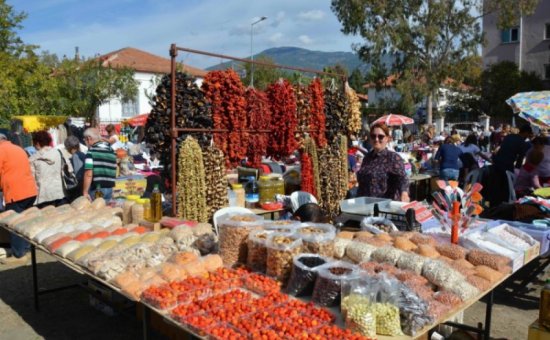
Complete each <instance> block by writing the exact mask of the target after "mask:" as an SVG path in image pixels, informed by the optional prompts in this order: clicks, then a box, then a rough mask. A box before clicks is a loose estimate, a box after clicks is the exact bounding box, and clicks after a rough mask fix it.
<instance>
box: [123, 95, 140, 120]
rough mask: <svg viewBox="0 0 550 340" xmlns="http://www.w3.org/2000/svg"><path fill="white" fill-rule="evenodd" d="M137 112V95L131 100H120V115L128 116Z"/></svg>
mask: <svg viewBox="0 0 550 340" xmlns="http://www.w3.org/2000/svg"><path fill="white" fill-rule="evenodd" d="M138 114H139V96H135V97H134V98H133V99H132V100H129V101H126V102H122V117H124V118H128V117H133V116H136V115H138Z"/></svg>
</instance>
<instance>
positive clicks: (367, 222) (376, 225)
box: [361, 216, 399, 234]
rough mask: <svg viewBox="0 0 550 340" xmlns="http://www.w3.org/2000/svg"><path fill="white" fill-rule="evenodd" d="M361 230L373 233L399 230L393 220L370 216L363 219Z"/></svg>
mask: <svg viewBox="0 0 550 340" xmlns="http://www.w3.org/2000/svg"><path fill="white" fill-rule="evenodd" d="M361 230H364V231H368V232H371V233H373V234H380V233H391V232H394V231H399V229H397V227H396V226H395V224H393V222H392V221H390V220H389V219H387V218H385V217H375V216H369V217H365V218H364V219H363V220H362V221H361Z"/></svg>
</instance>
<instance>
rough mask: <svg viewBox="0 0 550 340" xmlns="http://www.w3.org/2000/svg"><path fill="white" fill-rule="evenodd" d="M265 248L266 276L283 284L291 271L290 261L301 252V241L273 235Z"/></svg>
mask: <svg viewBox="0 0 550 340" xmlns="http://www.w3.org/2000/svg"><path fill="white" fill-rule="evenodd" d="M267 246H268V248H267V268H266V272H267V275H269V276H272V277H274V278H275V279H276V280H277V281H279V282H282V283H283V284H285V283H286V282H287V281H288V278H289V277H290V272H291V270H292V259H293V258H294V256H296V255H298V254H300V253H301V252H302V240H300V239H296V238H294V237H291V236H285V235H280V234H273V235H271V236H270V237H269V240H268V244H267Z"/></svg>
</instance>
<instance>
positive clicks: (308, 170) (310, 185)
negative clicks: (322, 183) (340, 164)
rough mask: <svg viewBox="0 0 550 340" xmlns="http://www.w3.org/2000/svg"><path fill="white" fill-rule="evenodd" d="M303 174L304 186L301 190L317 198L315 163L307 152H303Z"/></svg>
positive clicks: (301, 160)
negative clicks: (314, 175) (314, 177)
mask: <svg viewBox="0 0 550 340" xmlns="http://www.w3.org/2000/svg"><path fill="white" fill-rule="evenodd" d="M300 163H301V173H302V185H301V190H302V191H305V192H309V193H310V194H312V195H313V196H315V197H317V192H316V190H315V183H314V180H313V163H312V160H311V157H310V156H309V154H308V153H307V152H302V155H301V157H300Z"/></svg>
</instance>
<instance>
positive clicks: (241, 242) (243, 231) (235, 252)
mask: <svg viewBox="0 0 550 340" xmlns="http://www.w3.org/2000/svg"><path fill="white" fill-rule="evenodd" d="M255 221H256V219H255V218H254V217H253V216H248V215H235V216H231V217H230V218H229V219H226V220H222V221H220V222H219V223H220V226H219V233H220V235H219V248H220V255H221V257H222V259H223V263H224V264H225V265H226V266H233V265H235V264H237V263H246V261H247V244H246V243H247V240H248V235H249V234H250V232H252V231H253V230H255V229H260V228H261V224H260V223H258V225H257V226H255V223H252V222H255ZM239 222H249V223H250V224H246V225H241V224H240V223H239Z"/></svg>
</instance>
